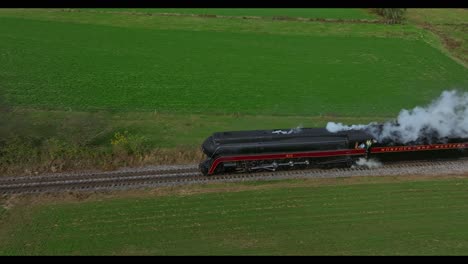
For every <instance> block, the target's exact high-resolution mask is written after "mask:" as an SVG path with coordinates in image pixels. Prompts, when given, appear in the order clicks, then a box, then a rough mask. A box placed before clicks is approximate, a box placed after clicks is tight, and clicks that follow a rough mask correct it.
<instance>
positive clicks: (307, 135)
mask: <svg viewBox="0 0 468 264" xmlns="http://www.w3.org/2000/svg"><path fill="white" fill-rule="evenodd" d="M202 151H203V153H204V154H206V156H207V158H206V159H205V160H204V161H203V162H201V163H200V165H199V168H200V171H201V172H202V173H203V174H204V175H213V174H219V173H229V172H255V171H265V170H266V171H276V170H282V169H297V168H308V167H310V168H312V167H315V168H336V167H351V166H352V165H353V164H355V163H356V162H357V161H358V160H359V159H360V158H364V159H369V158H376V159H378V160H380V161H398V160H416V159H426V160H433V159H444V158H456V157H466V156H468V135H467V137H466V138H441V139H436V140H434V139H423V140H419V141H418V142H410V143H406V144H401V143H398V142H378V141H377V140H376V139H375V138H373V136H372V135H371V133H369V132H367V131H365V130H357V129H356V130H347V131H341V132H336V133H332V132H329V131H328V130H327V129H325V128H301V129H276V130H253V131H230V132H216V133H214V134H213V135H211V136H210V137H208V138H207V139H206V140H205V141H204V142H203V144H202Z"/></svg>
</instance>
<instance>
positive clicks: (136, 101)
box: [0, 17, 468, 116]
mask: <svg viewBox="0 0 468 264" xmlns="http://www.w3.org/2000/svg"><path fill="white" fill-rule="evenodd" d="M0 22H1V23H0V36H1V37H2V42H1V43H0V48H1V50H2V54H1V57H0V61H1V62H2V63H1V64H0V77H1V79H0V80H1V81H0V85H2V87H3V90H4V96H5V98H6V101H7V103H10V104H12V105H15V106H22V107H28V106H32V107H41V108H46V109H70V108H71V109H78V110H96V109H113V110H118V111H119V110H121V111H131V110H137V111H139V110H143V111H154V110H157V111H162V112H171V113H174V112H181V113H244V114H266V115H271V114H274V115H281V114H283V115H324V114H340V115H349V116H356V115H366V116H368V115H369V113H373V114H375V115H394V114H396V113H397V112H398V111H399V110H400V109H401V108H410V107H414V106H415V105H419V104H426V103H427V102H428V101H430V100H431V99H433V98H435V97H437V96H438V95H439V94H440V92H441V91H442V90H444V89H450V88H459V89H466V87H467V85H468V79H467V78H466V76H468V75H467V73H468V70H467V69H465V68H463V67H462V66H460V65H458V64H456V63H455V62H453V61H452V60H451V59H450V58H448V57H446V56H445V55H443V54H442V53H441V52H440V51H438V50H436V49H434V48H432V47H430V46H429V45H427V44H425V43H423V42H422V41H415V40H405V39H400V38H371V37H346V38H343V37H324V36H299V35H297V36H292V35H291V36H288V37H287V38H285V37H284V36H280V35H273V34H256V33H232V32H212V31H190V30H189V31H184V30H155V29H153V30H148V29H141V28H131V29H130V28H119V27H108V26H100V25H99V26H98V25H90V24H75V23H57V22H49V21H34V20H26V19H18V18H5V17H2V18H0Z"/></svg>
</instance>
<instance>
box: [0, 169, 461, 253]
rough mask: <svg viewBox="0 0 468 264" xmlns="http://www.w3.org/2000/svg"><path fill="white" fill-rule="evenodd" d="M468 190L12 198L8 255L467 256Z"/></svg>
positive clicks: (245, 186) (372, 188)
mask: <svg viewBox="0 0 468 264" xmlns="http://www.w3.org/2000/svg"><path fill="white" fill-rule="evenodd" d="M467 187H468V178H466V177H458V178H457V177H454V178H453V177H452V178H450V177H449V178H445V179H444V178H439V179H437V178H435V179H434V178H420V177H418V178H414V179H410V177H408V176H405V177H402V176H400V177H362V178H343V179H316V180H290V181H277V182H275V181H273V182H252V183H238V184H216V185H204V186H191V187H188V186H185V187H178V188H175V189H171V188H162V189H158V190H153V191H149V190H148V191H138V192H128V193H125V192H124V193H119V194H118V197H116V196H115V195H112V194H108V195H104V194H99V195H91V196H87V195H81V196H80V197H81V198H72V197H70V196H67V195H65V196H60V195H59V196H58V197H37V196H35V197H30V198H27V199H24V200H15V199H14V198H12V200H8V201H4V203H6V204H7V207H8V208H9V209H7V210H5V209H4V210H3V211H4V212H3V218H2V219H1V220H0V235H1V237H2V239H1V240H0V255H464V254H466V253H467V252H468V240H467V237H468V229H467V225H466V222H467V220H468V210H467V203H466V201H467V199H468V196H467V190H468V189H467ZM57 198H60V199H57Z"/></svg>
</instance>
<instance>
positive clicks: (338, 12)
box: [80, 8, 377, 19]
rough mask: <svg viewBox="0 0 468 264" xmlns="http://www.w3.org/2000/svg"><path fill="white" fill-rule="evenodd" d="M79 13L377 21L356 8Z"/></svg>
mask: <svg viewBox="0 0 468 264" xmlns="http://www.w3.org/2000/svg"><path fill="white" fill-rule="evenodd" d="M80 10H81V11H95V10H97V11H112V12H144V13H176V14H208V15H222V16H261V17H274V16H289V17H304V18H331V19H377V16H376V15H374V14H371V13H369V12H368V11H366V10H364V9H357V8H346V9H344V8H99V9H80Z"/></svg>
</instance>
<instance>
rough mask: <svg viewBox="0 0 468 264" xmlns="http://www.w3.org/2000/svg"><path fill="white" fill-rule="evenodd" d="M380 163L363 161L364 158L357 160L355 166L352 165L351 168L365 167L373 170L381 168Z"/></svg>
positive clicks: (371, 160)
mask: <svg viewBox="0 0 468 264" xmlns="http://www.w3.org/2000/svg"><path fill="white" fill-rule="evenodd" d="M382 165H383V164H382V163H381V162H380V161H378V160H374V159H369V160H367V159H365V158H359V160H358V161H356V165H353V167H367V168H369V169H373V168H379V167H382Z"/></svg>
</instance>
